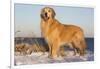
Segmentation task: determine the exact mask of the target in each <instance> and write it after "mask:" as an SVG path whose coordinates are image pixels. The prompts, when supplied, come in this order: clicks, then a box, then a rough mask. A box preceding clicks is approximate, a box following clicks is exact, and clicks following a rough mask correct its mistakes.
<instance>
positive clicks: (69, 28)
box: [40, 7, 87, 58]
mask: <svg viewBox="0 0 100 69" xmlns="http://www.w3.org/2000/svg"><path fill="white" fill-rule="evenodd" d="M55 15H56V13H55V11H54V9H53V8H50V7H44V8H43V9H41V13H40V17H41V23H40V25H41V35H42V36H43V37H44V38H45V40H46V42H47V43H48V45H49V57H51V58H56V57H59V56H62V55H61V52H63V53H64V51H63V50H62V51H61V49H60V48H61V47H62V46H64V45H65V46H69V47H71V48H73V49H74V53H79V54H80V55H81V56H83V55H84V54H85V50H86V47H87V45H86V42H85V38H84V32H83V30H82V29H81V28H80V27H78V26H75V25H65V24H61V23H60V22H59V21H58V20H57V19H56V18H55Z"/></svg>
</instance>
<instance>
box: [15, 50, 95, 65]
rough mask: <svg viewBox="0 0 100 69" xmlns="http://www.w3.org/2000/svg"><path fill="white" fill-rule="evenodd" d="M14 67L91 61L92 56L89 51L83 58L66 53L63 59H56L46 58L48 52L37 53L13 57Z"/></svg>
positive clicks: (69, 52) (70, 52) (71, 52)
mask: <svg viewBox="0 0 100 69" xmlns="http://www.w3.org/2000/svg"><path fill="white" fill-rule="evenodd" d="M14 60H15V62H14V63H15V65H17V66H18V65H32V64H42V63H43V64H47V63H64V62H83V61H93V60H94V54H93V52H91V51H87V52H86V54H85V55H84V56H79V54H76V55H73V51H66V56H65V57H58V58H56V59H51V58H48V52H45V53H43V52H37V53H34V52H33V53H32V54H31V55H18V54H17V55H15V58H14Z"/></svg>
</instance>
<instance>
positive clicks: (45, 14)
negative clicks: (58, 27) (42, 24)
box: [41, 13, 49, 21]
mask: <svg viewBox="0 0 100 69" xmlns="http://www.w3.org/2000/svg"><path fill="white" fill-rule="evenodd" d="M41 18H42V19H44V20H45V21H46V20H48V19H49V17H48V14H47V13H44V14H41Z"/></svg>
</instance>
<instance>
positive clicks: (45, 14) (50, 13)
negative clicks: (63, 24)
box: [40, 7, 55, 20]
mask: <svg viewBox="0 0 100 69" xmlns="http://www.w3.org/2000/svg"><path fill="white" fill-rule="evenodd" d="M40 16H41V18H42V19H43V20H49V19H51V18H54V17H55V11H54V10H53V8H50V7H45V8H43V9H42V11H41V14H40Z"/></svg>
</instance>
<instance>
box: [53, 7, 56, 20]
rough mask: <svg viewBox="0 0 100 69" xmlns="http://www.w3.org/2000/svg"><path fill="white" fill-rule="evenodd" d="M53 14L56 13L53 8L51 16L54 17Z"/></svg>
mask: <svg viewBox="0 0 100 69" xmlns="http://www.w3.org/2000/svg"><path fill="white" fill-rule="evenodd" d="M55 15H56V13H55V11H54V9H52V17H53V18H54V17H55Z"/></svg>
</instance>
